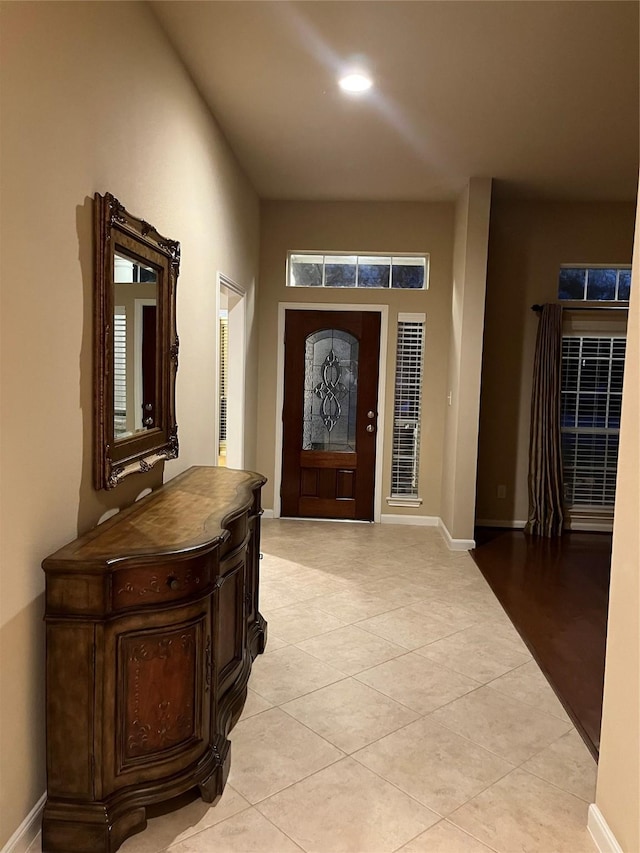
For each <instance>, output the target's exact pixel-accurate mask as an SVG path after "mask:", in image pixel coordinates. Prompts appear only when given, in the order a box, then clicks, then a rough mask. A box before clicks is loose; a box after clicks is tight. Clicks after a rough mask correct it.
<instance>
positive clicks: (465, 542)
mask: <svg viewBox="0 0 640 853" xmlns="http://www.w3.org/2000/svg"><path fill="white" fill-rule="evenodd" d="M438 522H439V524H438V527H439V528H440V533H441V534H442V538H443V539H444V541H445V542H446V543H447V547H448V548H449V550H450V551H469V550H470V549H471V548H475V547H476V540H475V539H454V538H453V536H452V535H451V534H450V533H449V531H448V530H447V525H446V524H445V523H444V521H443V520H442V519H441V518H440V519H438Z"/></svg>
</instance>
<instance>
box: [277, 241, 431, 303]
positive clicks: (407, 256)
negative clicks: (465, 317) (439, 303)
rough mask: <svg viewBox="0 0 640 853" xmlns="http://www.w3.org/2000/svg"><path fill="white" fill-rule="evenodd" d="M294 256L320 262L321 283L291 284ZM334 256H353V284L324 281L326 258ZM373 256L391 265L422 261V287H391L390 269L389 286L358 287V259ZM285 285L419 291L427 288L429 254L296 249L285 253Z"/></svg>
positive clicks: (322, 288) (334, 288)
mask: <svg viewBox="0 0 640 853" xmlns="http://www.w3.org/2000/svg"><path fill="white" fill-rule="evenodd" d="M294 256H304V257H306V258H308V259H309V261H310V262H312V261H313V262H314V263H319V264H322V284H321V285H316V286H312V285H304V284H292V277H293V276H292V270H291V259H292V258H293V257H294ZM334 258H353V259H354V262H355V267H356V281H355V284H353V285H349V286H342V287H341V286H337V285H331V284H326V283H325V266H326V264H327V259H330V260H331V259H334ZM373 258H384V259H387V258H388V259H389V261H390V266H391V267H393V265H394V262H396V261H400V260H403V261H415V262H416V263H415V266H419V265H420V264H419V263H417V262H419V261H421V262H423V263H424V284H423V286H422V287H393V286H392V284H391V271H390V275H389V286H388V287H359V286H358V267H359V265H360V261H362V260H366V261H371V260H372V259H373ZM286 286H287V287H291V288H298V289H304V290H325V289H326V290H359V291H361V292H362V291H371V292H373V293H377V292H378V291H381V290H382V291H384V292H389V291H393V292H394V293H420V292H422V291H425V290H428V289H429V254H428V253H427V252H421V253H420V252H344V251H342V252H327V251H322V252H314V251H308V250H298V251H290V252H288V253H287V273H286Z"/></svg>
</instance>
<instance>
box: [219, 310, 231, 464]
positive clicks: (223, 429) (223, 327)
mask: <svg viewBox="0 0 640 853" xmlns="http://www.w3.org/2000/svg"><path fill="white" fill-rule="evenodd" d="M228 373H229V318H228V316H227V312H226V311H221V312H220V455H224V454H225V453H226V452H227V378H228Z"/></svg>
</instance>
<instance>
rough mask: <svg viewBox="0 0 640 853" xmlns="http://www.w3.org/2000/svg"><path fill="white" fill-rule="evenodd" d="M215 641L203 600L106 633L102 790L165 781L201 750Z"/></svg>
mask: <svg viewBox="0 0 640 853" xmlns="http://www.w3.org/2000/svg"><path fill="white" fill-rule="evenodd" d="M212 643H213V638H212V633H211V615H210V604H209V599H208V598H204V599H202V600H201V601H199V602H195V603H193V604H190V605H184V606H181V607H176V608H174V609H173V610H172V611H169V612H167V611H164V612H160V613H148V612H147V613H145V614H144V615H143V616H141V615H139V614H138V615H132V616H128V617H123V618H121V619H118V620H116V621H115V622H114V623H111V624H110V625H108V626H107V627H106V628H105V655H106V666H105V687H106V690H105V694H104V717H103V719H104V721H105V726H104V730H103V731H104V734H103V736H104V737H106V738H107V739H108V742H107V743H105V744H104V747H105V748H104V753H103V755H104V760H105V767H104V777H103V778H104V780H105V783H106V787H107V789H111V790H113V789H114V788H117V787H121V786H125V785H131V784H137V783H140V782H144V781H145V780H147V779H149V780H150V779H157V778H158V776H159V773H163V772H166V774H167V775H169V774H171V773H172V772H174V771H176V770H178V769H182V768H184V766H185V761H188V760H189V758H193V760H194V761H196V760H197V759H198V758H199V757H200V756H202V755H203V753H204V752H205V751H206V749H207V747H208V744H209V740H210V726H211V702H212V698H211V697H212V660H211V653H212V652H211V650H212ZM114 664H115V665H114ZM112 680H113V683H111V681H112Z"/></svg>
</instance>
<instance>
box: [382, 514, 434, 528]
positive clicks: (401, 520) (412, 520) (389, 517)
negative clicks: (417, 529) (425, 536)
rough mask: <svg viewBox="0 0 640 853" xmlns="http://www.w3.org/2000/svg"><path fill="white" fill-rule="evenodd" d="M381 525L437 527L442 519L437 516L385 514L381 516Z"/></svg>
mask: <svg viewBox="0 0 640 853" xmlns="http://www.w3.org/2000/svg"><path fill="white" fill-rule="evenodd" d="M380 523H381V524H414V525H418V526H421V527H437V526H438V524H439V523H440V519H439V518H438V516H437V515H394V514H393V513H390V512H388V513H383V514H382V515H381V516H380Z"/></svg>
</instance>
